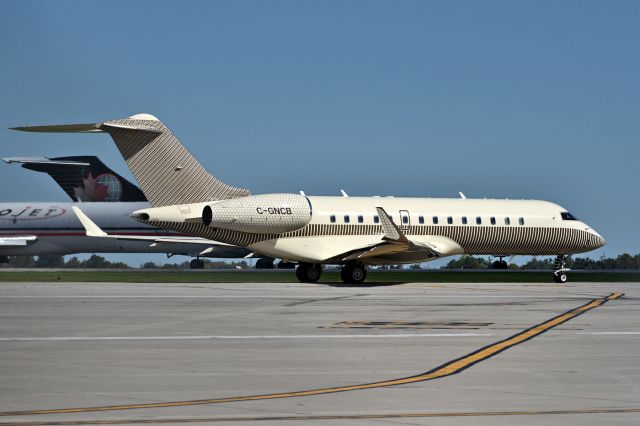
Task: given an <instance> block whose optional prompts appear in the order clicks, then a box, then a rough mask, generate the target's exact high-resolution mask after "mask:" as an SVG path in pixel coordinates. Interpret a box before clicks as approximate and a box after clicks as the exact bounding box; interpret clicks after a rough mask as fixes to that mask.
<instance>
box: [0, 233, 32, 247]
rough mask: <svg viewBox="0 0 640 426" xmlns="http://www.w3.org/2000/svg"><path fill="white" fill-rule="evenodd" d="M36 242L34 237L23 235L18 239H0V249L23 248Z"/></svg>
mask: <svg viewBox="0 0 640 426" xmlns="http://www.w3.org/2000/svg"><path fill="white" fill-rule="evenodd" d="M37 240H38V237H36V236H35V235H23V236H19V237H0V247H24V246H28V245H29V244H33V243H35V242H36V241H37Z"/></svg>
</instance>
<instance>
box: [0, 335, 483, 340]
mask: <svg viewBox="0 0 640 426" xmlns="http://www.w3.org/2000/svg"><path fill="white" fill-rule="evenodd" d="M491 335H492V334H490V333H413V334H408V333H402V334H400V333H395V334H292V335H264V336H224V335H222V336H50V337H0V342H76V341H80V342H81V341H92V340H243V339H246V340H251V339H255V340H257V339H273V340H277V339H369V338H373V339H379V338H390V339H392V338H403V337H405V338H406V337H415V338H417V337H477V336H491Z"/></svg>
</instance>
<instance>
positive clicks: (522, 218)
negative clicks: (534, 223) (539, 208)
mask: <svg viewBox="0 0 640 426" xmlns="http://www.w3.org/2000/svg"><path fill="white" fill-rule="evenodd" d="M518 223H519V224H520V225H524V217H521V218H520V219H518Z"/></svg>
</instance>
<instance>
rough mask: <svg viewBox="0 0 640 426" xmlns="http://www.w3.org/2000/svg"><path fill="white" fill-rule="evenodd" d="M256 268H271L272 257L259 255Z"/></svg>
mask: <svg viewBox="0 0 640 426" xmlns="http://www.w3.org/2000/svg"><path fill="white" fill-rule="evenodd" d="M256 269H273V258H271V257H261V258H260V259H258V260H257V261H256Z"/></svg>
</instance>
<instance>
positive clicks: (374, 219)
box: [373, 215, 380, 223]
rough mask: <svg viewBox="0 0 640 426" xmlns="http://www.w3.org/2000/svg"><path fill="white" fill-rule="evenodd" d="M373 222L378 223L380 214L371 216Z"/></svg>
mask: <svg viewBox="0 0 640 426" xmlns="http://www.w3.org/2000/svg"><path fill="white" fill-rule="evenodd" d="M373 223H380V216H378V215H376V216H373Z"/></svg>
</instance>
